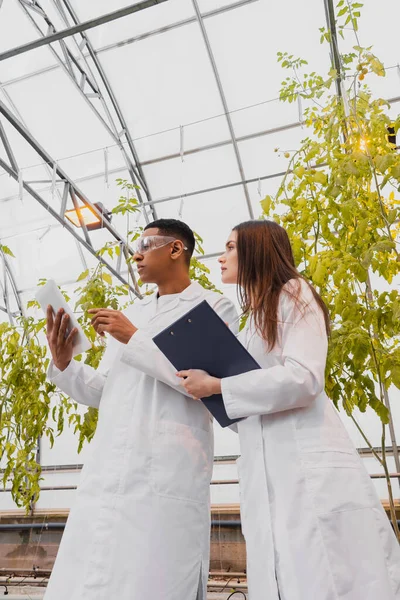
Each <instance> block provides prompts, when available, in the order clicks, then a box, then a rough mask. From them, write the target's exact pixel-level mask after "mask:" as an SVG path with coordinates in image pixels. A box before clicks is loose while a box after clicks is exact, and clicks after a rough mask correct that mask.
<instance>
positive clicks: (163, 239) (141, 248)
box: [134, 235, 187, 254]
mask: <svg viewBox="0 0 400 600" xmlns="http://www.w3.org/2000/svg"><path fill="white" fill-rule="evenodd" d="M176 241H177V240H176V238H174V237H170V236H167V235H147V236H141V237H140V238H138V239H137V240H136V242H135V243H134V251H135V252H136V253H137V254H146V253H147V252H151V251H152V250H157V248H162V247H163V246H167V245H168V244H171V242H176ZM184 250H187V248H186V246H185V247H184Z"/></svg>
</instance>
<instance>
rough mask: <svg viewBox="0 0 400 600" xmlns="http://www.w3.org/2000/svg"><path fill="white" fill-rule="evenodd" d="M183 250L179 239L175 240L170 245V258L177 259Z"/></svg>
mask: <svg viewBox="0 0 400 600" xmlns="http://www.w3.org/2000/svg"><path fill="white" fill-rule="evenodd" d="M184 252H185V250H184V245H183V243H182V242H181V241H180V240H175V242H174V243H173V246H172V247H171V258H172V259H173V260H177V259H178V258H179V257H180V256H182V254H183V253H184Z"/></svg>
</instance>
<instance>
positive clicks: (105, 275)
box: [102, 273, 112, 285]
mask: <svg viewBox="0 0 400 600" xmlns="http://www.w3.org/2000/svg"><path fill="white" fill-rule="evenodd" d="M102 278H103V279H104V281H105V282H106V283H108V284H109V285H112V277H111V275H110V274H109V273H103V274H102Z"/></svg>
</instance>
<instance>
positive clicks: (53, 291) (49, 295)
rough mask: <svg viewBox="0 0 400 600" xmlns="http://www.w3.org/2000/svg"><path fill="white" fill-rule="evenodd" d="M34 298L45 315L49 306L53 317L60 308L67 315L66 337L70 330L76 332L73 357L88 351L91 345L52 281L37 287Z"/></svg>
mask: <svg viewBox="0 0 400 600" xmlns="http://www.w3.org/2000/svg"><path fill="white" fill-rule="evenodd" d="M35 297H36V300H37V301H38V302H39V304H40V308H41V309H42V311H43V312H44V314H46V313H47V307H48V306H49V304H50V306H51V307H52V308H53V314H54V316H55V315H56V314H57V312H58V311H59V310H60V308H62V309H64V312H65V313H66V314H67V315H69V322H68V327H67V335H68V334H69V333H70V331H71V330H72V329H74V327H75V328H76V329H77V330H78V333H77V334H76V336H75V338H74V342H73V349H74V350H73V356H77V355H78V354H82V352H86V351H87V350H90V348H91V347H92V344H91V343H90V342H89V340H88V338H87V337H86V335H85V334H84V332H83V329H82V327H81V326H80V325H79V323H78V320H77V318H76V317H75V314H74V312H73V310H72V308H71V307H70V306H69V305H68V303H67V301H66V300H65V298H64V296H63V295H62V293H61V292H60V290H59V289H58V287H57V284H56V282H55V281H54V280H53V279H49V280H48V281H47V282H46V283H45V285H44V286H43V287H39V288H38V290H37V292H36V296H35Z"/></svg>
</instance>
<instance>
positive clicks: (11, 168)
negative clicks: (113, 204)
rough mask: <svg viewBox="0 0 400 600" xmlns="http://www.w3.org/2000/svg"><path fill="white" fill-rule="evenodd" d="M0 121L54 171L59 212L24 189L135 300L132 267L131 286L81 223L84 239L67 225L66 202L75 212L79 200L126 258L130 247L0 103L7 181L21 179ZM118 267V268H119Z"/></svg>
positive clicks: (26, 186)
mask: <svg viewBox="0 0 400 600" xmlns="http://www.w3.org/2000/svg"><path fill="white" fill-rule="evenodd" d="M1 117H3V118H4V119H5V120H7V121H8V123H9V124H10V125H11V126H12V127H13V129H14V130H15V131H16V132H17V133H18V134H19V135H20V136H21V137H22V138H23V139H24V140H25V142H27V143H28V144H29V146H30V147H31V148H32V149H33V150H34V151H35V152H36V153H37V154H38V156H39V157H40V158H41V160H42V161H44V163H45V164H46V165H48V167H49V168H50V169H51V170H52V171H53V170H54V171H55V174H56V177H57V181H58V183H59V184H62V185H63V195H62V202H61V208H60V210H59V211H57V210H55V208H54V207H53V206H51V205H50V203H49V202H48V201H46V200H45V199H44V198H43V197H42V196H41V195H40V194H39V193H38V192H37V191H36V190H35V189H34V188H33V187H32V185H31V184H28V183H26V182H25V181H23V182H22V185H23V188H24V189H25V190H26V191H27V192H28V193H29V194H30V195H31V196H32V197H33V198H34V199H35V200H36V201H37V202H39V204H40V205H41V206H42V207H43V208H45V209H46V210H47V211H48V212H49V213H50V214H51V215H52V216H53V217H54V218H55V219H56V220H57V221H58V222H59V223H61V224H62V226H63V227H64V229H66V230H67V231H68V232H69V233H70V234H71V235H72V236H73V237H74V238H75V239H76V240H77V241H78V242H79V243H80V244H81V245H82V246H83V247H84V248H86V250H88V251H89V252H90V253H91V254H92V255H93V256H94V257H95V258H96V259H97V260H99V261H100V262H102V263H103V264H104V265H106V266H107V268H108V270H109V271H110V272H111V273H112V274H113V275H114V277H116V278H117V279H118V280H119V281H120V282H121V283H123V284H127V285H128V286H129V287H130V289H131V291H132V292H133V293H134V294H135V295H136V296H137V297H139V298H140V297H141V294H140V291H139V289H138V286H137V283H136V279H135V276H134V273H133V269H132V265H131V264H130V262H129V261H128V262H127V264H128V269H129V272H130V275H131V278H132V283H130V282H129V281H128V280H127V279H125V278H124V277H123V275H122V274H121V270H120V268H119V270H118V269H116V268H114V266H113V265H112V264H111V263H110V262H109V261H107V260H106V259H105V258H104V257H102V256H99V254H98V253H97V251H96V250H95V247H94V245H93V243H92V239H91V237H90V232H89V231H88V230H87V228H86V226H85V224H84V223H83V222H82V223H81V226H82V231H83V236H84V237H83V238H82V237H81V236H80V235H79V233H78V231H77V229H76V228H74V227H73V226H72V225H70V224H69V223H68V222H67V221H66V219H65V217H64V214H65V209H66V207H67V203H68V200H69V199H70V200H71V201H72V204H73V205H74V206H75V208H77V207H78V200H79V201H80V203H81V205H85V206H87V207H89V208H90V210H91V211H92V212H94V213H95V214H96V215H97V216H98V217H99V219H100V220H102V221H103V226H104V228H105V229H107V230H108V231H109V233H110V234H111V235H112V237H113V238H114V239H115V240H116V241H117V242H119V243H120V244H121V246H122V247H123V248H126V251H127V252H128V254H130V255H131V256H133V250H132V248H131V247H130V246H129V244H128V242H127V240H126V239H125V238H124V237H122V236H121V235H120V234H119V233H118V231H117V230H116V229H114V227H113V226H112V225H111V223H110V222H109V221H108V220H107V219H103V215H102V214H101V213H100V212H99V211H98V209H97V208H96V206H95V205H94V204H93V203H92V202H90V200H89V199H88V198H87V197H86V196H85V195H84V194H83V192H81V190H80V189H79V188H78V187H77V186H76V185H75V183H74V182H73V181H72V179H70V178H69V177H68V175H67V174H66V173H65V172H64V171H63V170H62V169H61V168H60V167H59V166H58V165H57V162H56V161H55V160H54V158H52V157H51V156H50V155H49V154H48V153H47V152H46V151H45V150H44V149H43V148H42V147H41V146H40V144H39V143H38V142H37V141H36V140H35V139H34V137H33V136H32V135H31V134H30V133H29V131H28V130H27V129H26V127H24V125H23V124H22V123H21V122H20V121H19V120H18V119H17V118H16V117H15V116H14V114H13V113H12V112H11V111H10V110H9V109H8V108H7V106H6V105H5V104H4V103H3V102H2V101H1V100H0V140H1V141H2V143H3V146H4V148H5V151H6V153H7V157H8V160H9V162H8V163H7V162H6V161H5V160H3V159H2V158H0V167H2V168H3V169H4V170H5V171H6V173H8V175H10V177H12V178H13V179H14V180H15V181H19V177H20V169H19V167H18V164H17V162H16V159H15V156H14V153H13V150H12V147H11V144H10V141H9V139H8V137H7V134H6V131H5V128H4V126H3V125H2V123H1ZM119 267H121V265H119Z"/></svg>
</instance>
